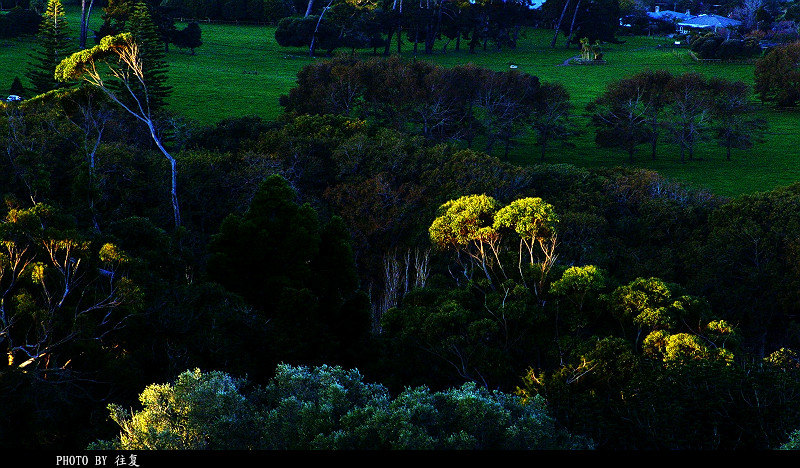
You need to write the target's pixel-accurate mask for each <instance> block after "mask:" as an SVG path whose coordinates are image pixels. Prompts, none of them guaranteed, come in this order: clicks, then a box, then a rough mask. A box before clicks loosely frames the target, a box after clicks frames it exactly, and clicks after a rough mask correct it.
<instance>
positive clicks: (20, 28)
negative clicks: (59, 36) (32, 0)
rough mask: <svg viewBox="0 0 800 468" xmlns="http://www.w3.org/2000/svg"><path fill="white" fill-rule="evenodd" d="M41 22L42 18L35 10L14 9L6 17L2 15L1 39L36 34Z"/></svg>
mask: <svg viewBox="0 0 800 468" xmlns="http://www.w3.org/2000/svg"><path fill="white" fill-rule="evenodd" d="M41 22H42V16H41V15H39V14H38V13H36V12H35V11H33V10H27V9H24V8H19V7H17V8H13V9H12V10H11V11H9V12H8V13H6V14H5V15H0V39H10V38H12V37H19V36H29V35H33V34H36V33H37V32H39V24H41Z"/></svg>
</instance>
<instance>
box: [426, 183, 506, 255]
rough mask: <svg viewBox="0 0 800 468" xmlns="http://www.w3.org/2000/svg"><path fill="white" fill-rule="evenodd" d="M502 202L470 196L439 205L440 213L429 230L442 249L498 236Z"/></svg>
mask: <svg viewBox="0 0 800 468" xmlns="http://www.w3.org/2000/svg"><path fill="white" fill-rule="evenodd" d="M499 208H500V203H499V202H497V200H495V199H494V198H492V197H489V196H487V195H468V196H464V197H461V198H459V199H457V200H451V201H449V202H447V203H445V204H443V205H442V206H440V207H439V216H438V217H437V218H436V219H435V220H434V221H433V224H431V227H430V229H429V230H428V232H429V233H430V237H431V241H432V242H433V244H434V245H436V246H438V247H440V248H465V247H468V246H470V245H472V244H481V243H484V242H491V241H493V240H495V239H497V237H498V233H497V231H496V230H495V228H494V215H495V213H496V212H497V210H498V209H499Z"/></svg>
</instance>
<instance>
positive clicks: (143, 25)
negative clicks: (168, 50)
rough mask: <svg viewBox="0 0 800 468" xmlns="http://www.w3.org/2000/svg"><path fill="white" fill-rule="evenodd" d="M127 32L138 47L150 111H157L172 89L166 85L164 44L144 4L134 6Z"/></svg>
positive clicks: (138, 3) (164, 102) (139, 3)
mask: <svg viewBox="0 0 800 468" xmlns="http://www.w3.org/2000/svg"><path fill="white" fill-rule="evenodd" d="M128 31H129V32H130V33H131V34H132V35H133V39H134V40H135V41H136V43H137V44H138V46H139V53H140V56H141V59H142V69H143V74H144V83H145V86H146V87H147V99H148V100H149V105H150V109H151V110H156V109H159V108H161V107H163V106H164V105H165V104H166V100H167V97H168V96H169V94H170V93H171V92H172V88H171V87H170V86H168V85H167V69H168V67H167V62H166V60H165V58H164V44H163V42H162V40H161V36H160V35H159V33H158V29H157V28H156V25H155V23H153V19H152V16H151V15H150V11H149V10H148V8H147V4H145V3H144V2H137V3H136V5H135V6H134V8H133V12H132V13H131V15H130V18H129V19H128ZM137 94H139V95H142V96H143V94H140V93H137Z"/></svg>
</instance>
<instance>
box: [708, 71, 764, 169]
mask: <svg viewBox="0 0 800 468" xmlns="http://www.w3.org/2000/svg"><path fill="white" fill-rule="evenodd" d="M709 87H710V89H711V95H712V97H711V99H712V113H713V125H712V130H713V132H714V136H715V138H716V140H717V141H718V142H719V143H720V144H721V145H722V146H724V147H725V150H726V156H727V159H728V161H730V159H731V149H732V148H737V149H748V148H752V147H753V144H754V143H755V142H760V141H763V138H764V132H765V130H766V125H767V123H766V121H765V120H764V119H759V118H754V117H752V116H751V114H752V112H753V106H752V105H751V104H750V88H749V87H748V86H747V85H746V84H744V83H742V82H730V81H727V80H717V79H711V80H710V81H709Z"/></svg>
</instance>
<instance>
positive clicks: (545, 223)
mask: <svg viewBox="0 0 800 468" xmlns="http://www.w3.org/2000/svg"><path fill="white" fill-rule="evenodd" d="M556 224H558V216H557V215H556V214H555V210H554V209H553V205H551V204H549V203H545V202H544V201H542V199H541V198H530V197H529V198H521V199H519V200H515V201H513V202H511V203H510V204H508V206H505V207H503V208H502V209H501V210H500V211H498V212H497V214H495V216H494V228H495V229H497V230H500V229H503V228H507V229H513V230H514V231H515V232H516V233H517V234H519V236H520V237H522V238H523V239H528V240H531V241H532V240H535V239H538V238H540V237H549V236H551V235H552V234H554V233H555V226H556Z"/></svg>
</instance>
